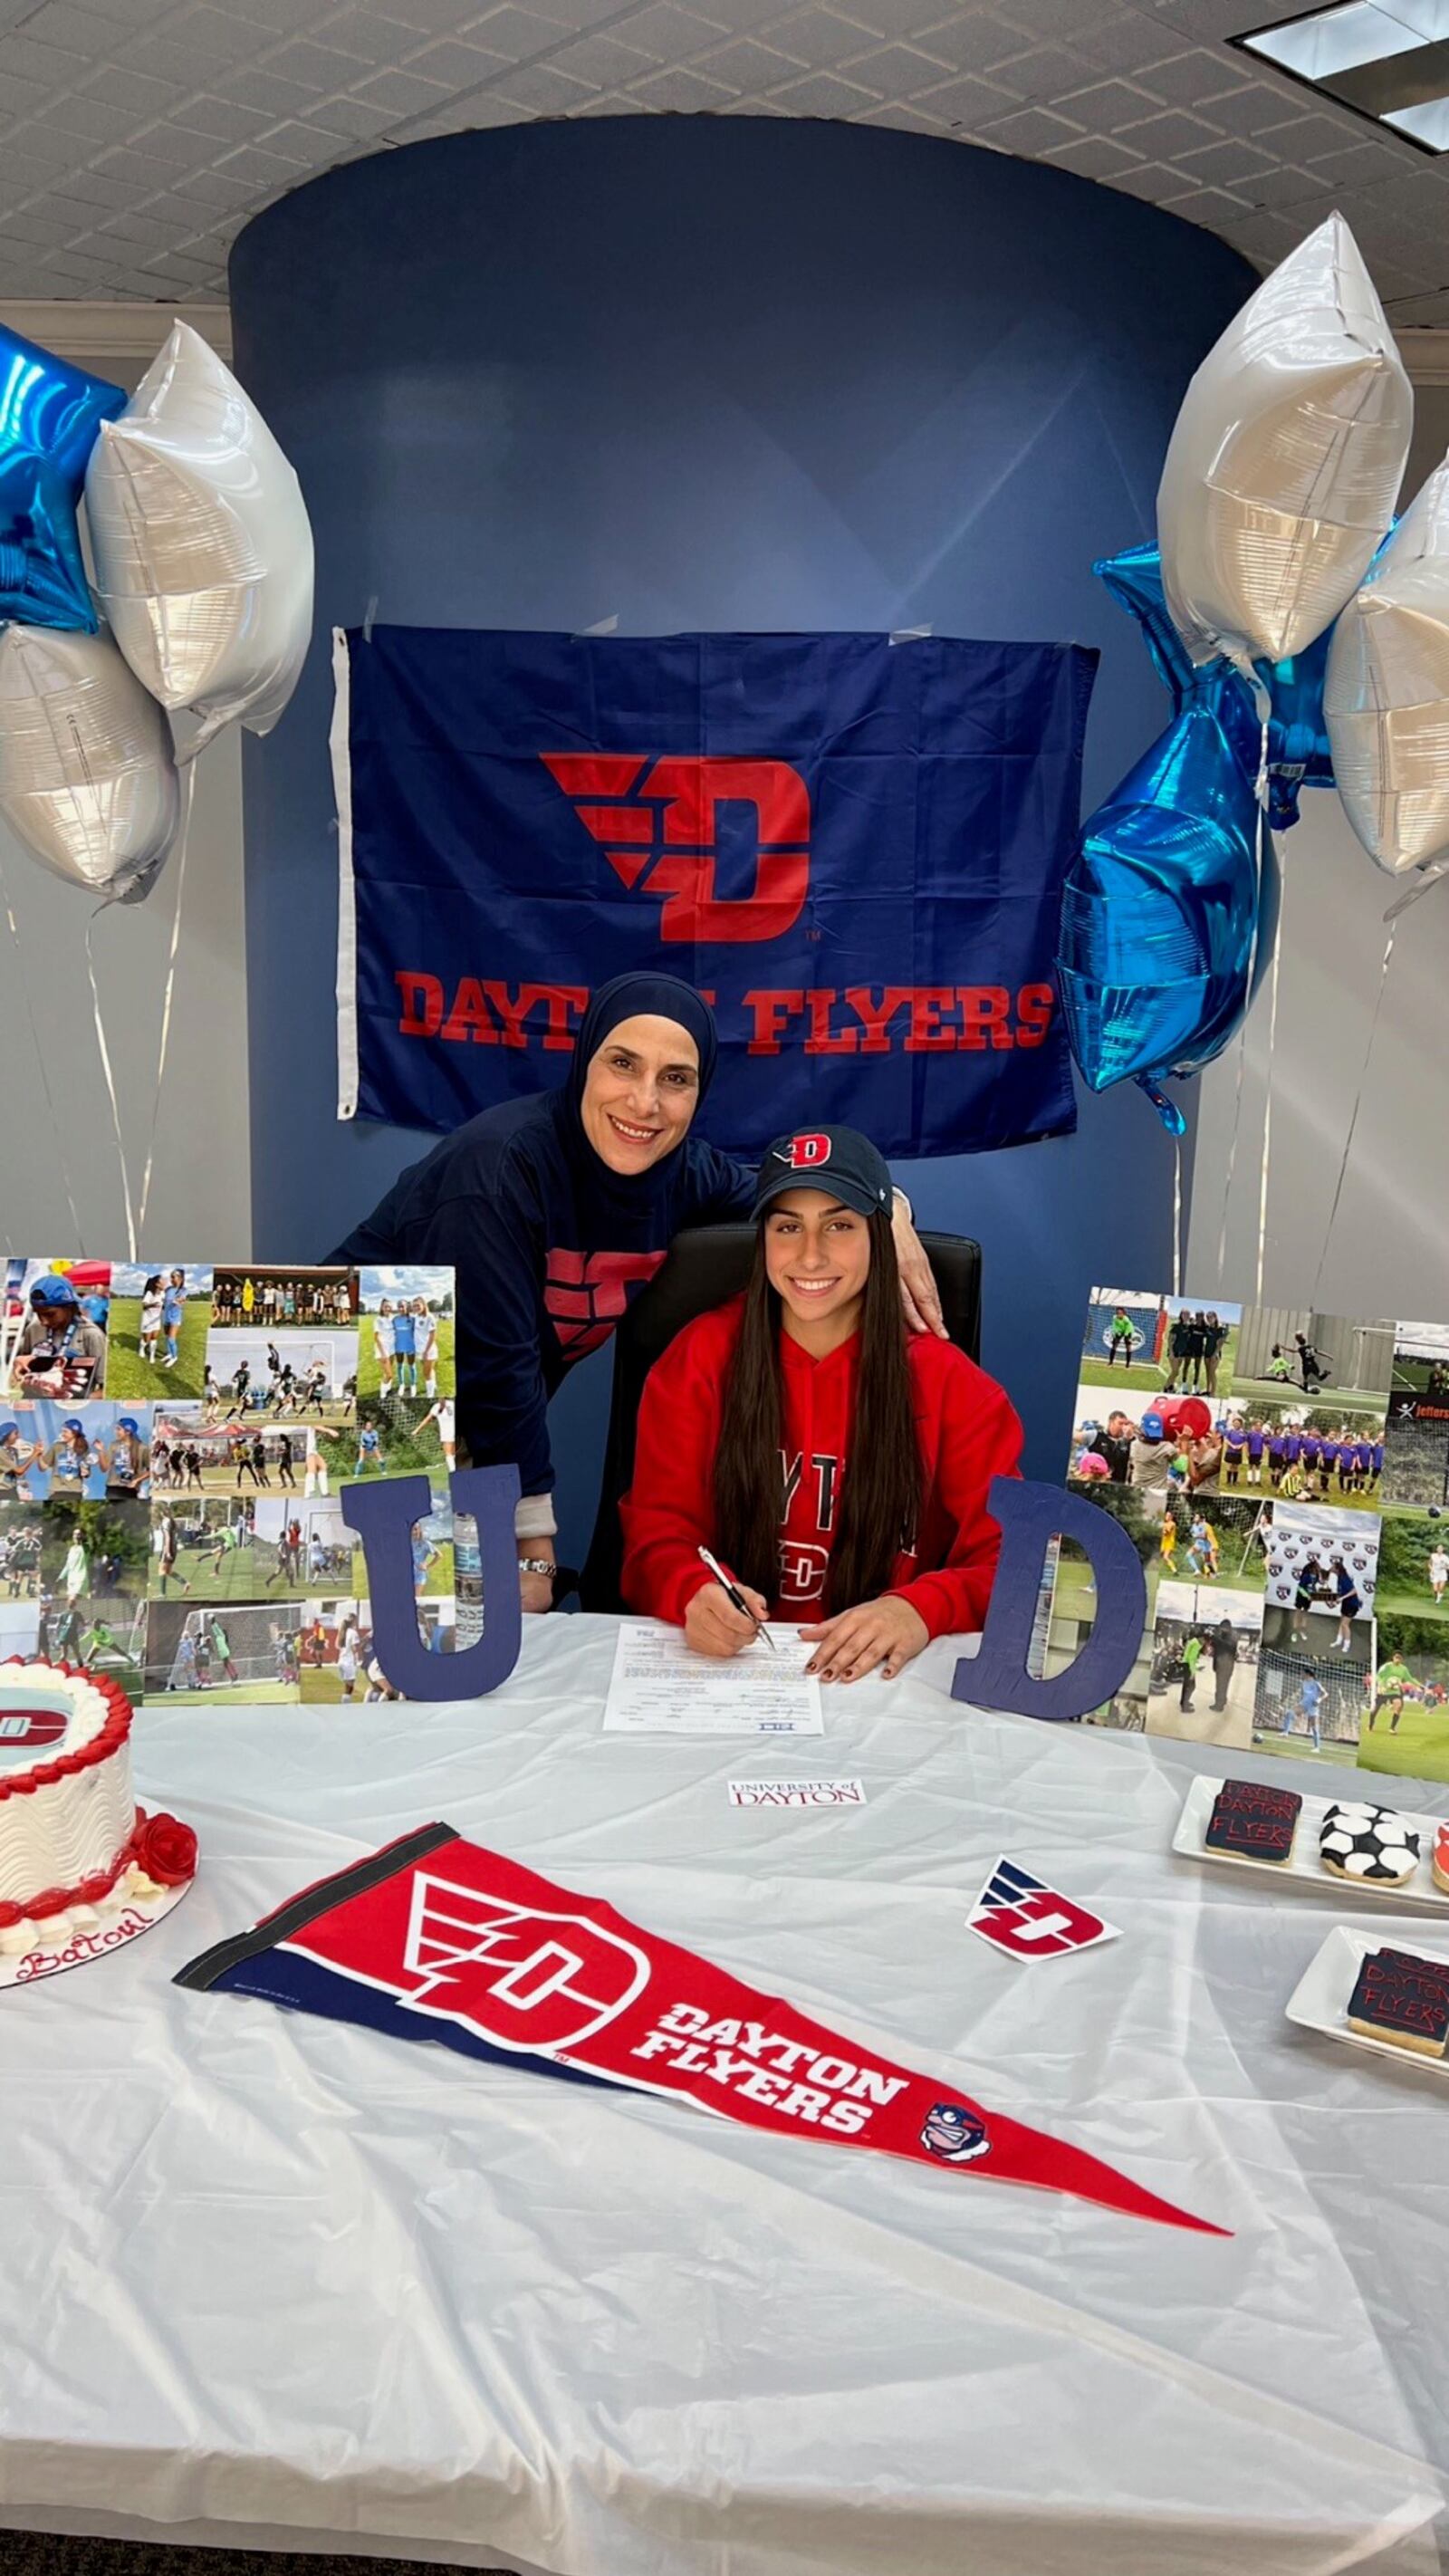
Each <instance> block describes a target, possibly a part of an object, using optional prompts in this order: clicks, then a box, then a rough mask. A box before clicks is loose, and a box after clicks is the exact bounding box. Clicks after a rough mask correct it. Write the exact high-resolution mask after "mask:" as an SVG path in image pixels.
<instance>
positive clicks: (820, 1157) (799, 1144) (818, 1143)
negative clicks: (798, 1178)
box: [790, 1136, 830, 1172]
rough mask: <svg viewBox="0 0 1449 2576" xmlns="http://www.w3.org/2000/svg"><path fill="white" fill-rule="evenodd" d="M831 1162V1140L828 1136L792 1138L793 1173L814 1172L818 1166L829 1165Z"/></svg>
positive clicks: (791, 1166)
mask: <svg viewBox="0 0 1449 2576" xmlns="http://www.w3.org/2000/svg"><path fill="white" fill-rule="evenodd" d="M829 1160H830V1139H829V1137H828V1136H792V1137H791V1139H790V1169H791V1171H792V1172H809V1171H813V1170H814V1169H815V1167H816V1165H817V1164H819V1163H828V1162H829Z"/></svg>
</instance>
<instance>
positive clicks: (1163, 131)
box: [1117, 108, 1219, 160]
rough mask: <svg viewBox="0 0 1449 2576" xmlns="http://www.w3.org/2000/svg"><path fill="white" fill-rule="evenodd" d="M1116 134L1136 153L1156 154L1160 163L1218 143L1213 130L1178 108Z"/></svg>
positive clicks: (1123, 127)
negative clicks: (1136, 150) (1179, 154)
mask: <svg viewBox="0 0 1449 2576" xmlns="http://www.w3.org/2000/svg"><path fill="white" fill-rule="evenodd" d="M1117 130H1118V132H1120V133H1121V134H1122V135H1123V136H1124V137H1125V139H1126V141H1127V142H1129V143H1131V144H1135V146H1136V148H1137V149H1138V151H1139V152H1149V153H1155V154H1156V155H1157V157H1158V158H1159V159H1160V160H1171V159H1175V157H1176V155H1177V154H1178V153H1179V152H1195V151H1196V150H1197V149H1198V148H1199V146H1200V145H1203V144H1208V143H1213V142H1216V141H1218V140H1219V137H1218V136H1217V134H1216V132H1215V130H1214V128H1213V127H1212V126H1211V125H1209V124H1206V123H1205V122H1204V120H1203V119H1202V118H1201V117H1200V116H1184V115H1183V114H1182V112H1181V110H1180V109H1178V108H1169V109H1168V110H1167V111H1166V112H1165V113H1164V114H1163V115H1161V116H1148V117H1144V118H1143V119H1142V120H1141V122H1140V123H1138V124H1133V125H1124V126H1121V127H1119V128H1118V129H1117Z"/></svg>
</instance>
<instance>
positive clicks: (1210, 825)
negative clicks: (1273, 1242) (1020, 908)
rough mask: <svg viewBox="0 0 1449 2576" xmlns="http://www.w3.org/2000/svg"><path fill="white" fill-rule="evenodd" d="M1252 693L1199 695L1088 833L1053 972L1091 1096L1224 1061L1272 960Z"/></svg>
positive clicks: (1164, 1103)
mask: <svg viewBox="0 0 1449 2576" xmlns="http://www.w3.org/2000/svg"><path fill="white" fill-rule="evenodd" d="M1258 753H1259V726H1258V722H1257V719H1256V717H1255V716H1254V713H1253V708H1252V701H1251V698H1250V697H1249V694H1248V691H1247V690H1246V688H1244V687H1243V686H1242V685H1241V683H1240V684H1239V686H1238V688H1237V690H1236V691H1235V692H1234V691H1230V690H1227V689H1223V690H1222V691H1220V692H1218V693H1216V694H1213V693H1209V692H1207V691H1203V692H1200V693H1194V695H1192V696H1191V697H1189V699H1188V700H1187V702H1186V703H1185V704H1184V706H1183V707H1182V708H1181V709H1180V710H1179V712H1178V714H1177V715H1176V716H1175V717H1174V718H1173V721H1172V723H1171V724H1170V725H1169V726H1168V728H1167V731H1166V732H1165V733H1164V734H1162V735H1161V736H1160V737H1159V739H1158V740H1157V741H1156V742H1155V743H1154V744H1153V745H1152V747H1151V749H1150V750H1149V751H1146V752H1144V754H1143V756H1142V758H1141V759H1140V760H1139V761H1138V762H1137V764H1136V766H1135V767H1134V768H1132V769H1130V770H1129V771H1128V773H1127V776H1126V777H1125V778H1124V779H1123V781H1122V783H1121V785H1120V786H1119V787H1118V788H1116V789H1115V790H1114V792H1113V794H1112V795H1111V797H1110V798H1109V799H1108V801H1107V803H1106V804H1105V805H1101V806H1099V807H1098V809H1097V811H1096V813H1095V814H1094V815H1093V816H1092V817H1091V819H1090V821H1089V822H1088V824H1087V826H1086V829H1085V831H1084V832H1083V834H1082V839H1081V844H1080V847H1079V849H1078V851H1077V855H1076V857H1075V858H1074V860H1073V862H1072V865H1071V867H1070V869H1069V870H1068V873H1067V880H1066V886H1065V889H1064V893H1063V900H1062V926H1061V937H1060V943H1059V949H1058V956H1057V973H1058V979H1059V982H1060V985H1061V993H1062V1004H1063V1008H1064V1010H1065V1012H1066V1018H1067V1027H1068V1032H1069V1034H1070V1037H1071V1042H1072V1052H1073V1054H1074V1055H1075V1057H1076V1059H1077V1063H1078V1064H1079V1066H1080V1067H1081V1070H1082V1073H1083V1076H1084V1077H1085V1079H1086V1082H1087V1085H1088V1088H1089V1089H1090V1090H1092V1091H1106V1090H1107V1089H1109V1088H1110V1086H1111V1085H1112V1084H1113V1083H1115V1082H1122V1081H1125V1080H1126V1079H1127V1078H1128V1077H1129V1076H1130V1077H1132V1078H1133V1079H1135V1080H1136V1081H1138V1082H1140V1083H1141V1085H1142V1087H1143V1089H1144V1090H1145V1091H1146V1092H1147V1093H1148V1096H1149V1097H1150V1098H1151V1099H1152V1100H1153V1102H1154V1104H1155V1105H1156V1107H1157V1109H1158V1111H1159V1113H1160V1115H1161V1116H1162V1118H1163V1120H1164V1122H1165V1123H1166V1124H1167V1125H1168V1126H1170V1127H1173V1128H1175V1129H1177V1130H1178V1131H1179V1132H1180V1131H1181V1128H1182V1125H1183V1119H1182V1113H1181V1111H1180V1110H1179V1109H1178V1108H1177V1107H1176V1106H1175V1104H1174V1103H1173V1102H1171V1101H1170V1100H1169V1099H1168V1098H1167V1097H1166V1095H1165V1093H1164V1092H1163V1089H1162V1085H1163V1083H1164V1081H1165V1080H1166V1079H1167V1077H1168V1076H1169V1075H1171V1074H1190V1073H1197V1072H1200V1071H1201V1069H1202V1067H1203V1066H1204V1065H1205V1064H1210V1063H1211V1062H1212V1059H1213V1058H1214V1056H1216V1055H1220V1054H1221V1052H1222V1050H1223V1048H1224V1047H1225V1046H1226V1045H1227V1043H1228V1040H1229V1039H1230V1038H1231V1036H1232V1035H1233V1032H1234V1030H1235V1029H1236V1028H1237V1027H1238V1025H1239V1023H1240V1022H1241V1020H1242V1018H1243V1014H1244V1012H1245V1011H1246V1010H1247V1007H1248V1004H1249V1002H1250V1001H1251V999H1252V996H1253V993H1254V991H1255V990H1256V988H1257V984H1258V982H1259V980H1260V978H1261V975H1262V973H1263V971H1264V969H1265V968H1266V966H1267V963H1268V960H1269V958H1270V957H1271V955H1272V948H1273V933H1274V927H1275V924H1276V920H1277V862H1276V859H1275V856H1274V852H1273V844H1272V839H1271V836H1270V834H1269V832H1268V831H1267V829H1266V827H1262V828H1260V818H1259V809H1258V802H1257V795H1256V778H1257V767H1258Z"/></svg>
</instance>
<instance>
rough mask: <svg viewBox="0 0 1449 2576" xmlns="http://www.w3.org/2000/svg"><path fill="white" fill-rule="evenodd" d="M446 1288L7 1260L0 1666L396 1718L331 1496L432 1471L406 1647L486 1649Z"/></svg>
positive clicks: (135, 1694)
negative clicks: (462, 1468) (459, 1511)
mask: <svg viewBox="0 0 1449 2576" xmlns="http://www.w3.org/2000/svg"><path fill="white" fill-rule="evenodd" d="M456 1324H457V1314H456V1301H455V1296H454V1279H453V1273H452V1271H451V1270H446V1269H433V1268H377V1269H365V1268H364V1269H356V1270H350V1269H318V1268H315V1267H300V1266H298V1265H297V1264H260V1265H259V1264H257V1263H255V1262H253V1263H250V1264H240V1265H237V1266H236V1267H228V1266H226V1265H224V1264H217V1265H215V1266H213V1265H211V1264H209V1263H208V1264H199V1263H195V1262H176V1263H152V1262H124V1261H83V1260H73V1259H68V1258H66V1257H64V1256H62V1257H60V1258H57V1259H50V1258H45V1259H29V1260H27V1259H23V1258H18V1257H12V1258H11V1259H10V1260H9V1261H8V1263H6V1265H5V1270H4V1296H3V1308H0V1659H3V1658H6V1657H9V1656H12V1655H20V1656H39V1657H41V1658H43V1659H44V1660H46V1661H49V1662H55V1663H71V1664H84V1665H87V1666H89V1667H90V1668H92V1669H93V1670H96V1671H99V1672H102V1673H106V1674H108V1675H109V1676H110V1677H111V1678H112V1679H113V1680H114V1681H116V1682H118V1683H119V1684H120V1686H121V1688H122V1689H123V1690H124V1691H125V1692H126V1693H127V1695H128V1696H129V1697H130V1698H131V1699H132V1700H134V1701H137V1702H150V1703H152V1704H158V1705H160V1704H164V1705H165V1706H166V1707H168V1708H174V1707H178V1706H184V1705H191V1706H195V1707H201V1706H203V1705H204V1706H207V1707H211V1706H216V1705H222V1704H225V1703H227V1702H232V1701H262V1702H268V1701H282V1702H294V1703H295V1702H315V1703H321V1704H333V1705H340V1704H343V1703H346V1702H359V1703H360V1702H363V1701H366V1700H378V1699H394V1698H396V1697H397V1696H398V1694H397V1693H396V1692H395V1691H394V1690H393V1689H392V1688H391V1687H390V1685H389V1684H388V1683H387V1682H386V1681H385V1679H384V1677H383V1675H382V1672H381V1668H380V1666H379V1665H378V1664H377V1663H376V1660H375V1658H374V1656H373V1653H372V1632H371V1623H370V1620H369V1617H368V1579H367V1566H366V1560H365V1558H364V1555H363V1551H362V1548H361V1546H360V1545H359V1544H358V1543H357V1541H356V1539H355V1536H354V1533H353V1531H352V1530H351V1529H350V1528H349V1527H348V1525H347V1523H346V1522H345V1521H344V1519H343V1517H342V1506H341V1501H340V1493H341V1489H342V1487H343V1486H345V1485H349V1484H353V1483H358V1482H365V1481H367V1480H368V1479H371V1478H377V1477H386V1476H415V1475H427V1476H428V1477H429V1479H430V1482H431V1491H432V1510H431V1511H430V1513H429V1514H428V1516H427V1518H426V1519H424V1520H422V1521H419V1522H417V1523H416V1524H415V1525H414V1529H413V1534H412V1547H413V1586H414V1592H415V1595H416V1599H417V1612H418V1623H419V1628H420V1630H421V1632H422V1634H423V1636H424V1638H425V1640H426V1642H427V1644H428V1646H429V1647H430V1648H432V1649H433V1650H435V1651H436V1652H438V1653H440V1654H446V1653H449V1652H452V1651H455V1650H456V1649H459V1648H462V1647H465V1646H467V1645H469V1644H471V1643H472V1642H473V1641H474V1640H475V1638H476V1637H477V1636H478V1635H479V1634H480V1633H481V1625H482V1600H481V1583H480V1569H479V1556H478V1545H477V1532H476V1529H475V1526H474V1524H473V1522H472V1521H471V1520H470V1519H466V1518H463V1517H461V1516H460V1518H459V1519H458V1522H457V1524H456V1527H455V1525H454V1522H453V1517H452V1509H451V1504H450V1501H449V1496H448V1482H447V1478H448V1471H449V1470H450V1469H451V1468H452V1466H453V1465H454V1463H455V1446H454V1399H455V1395H456V1379H455V1371H454V1337H455V1331H456Z"/></svg>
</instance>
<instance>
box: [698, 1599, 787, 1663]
mask: <svg viewBox="0 0 1449 2576" xmlns="http://www.w3.org/2000/svg"><path fill="white" fill-rule="evenodd" d="M740 1592H741V1594H742V1596H743V1598H744V1599H745V1600H746V1601H748V1603H749V1605H750V1608H751V1609H752V1611H753V1612H754V1614H755V1617H756V1619H765V1618H768V1616H769V1604H768V1602H767V1601H766V1600H765V1599H764V1596H763V1594H761V1593H758V1592H752V1591H751V1590H750V1587H749V1585H748V1584H747V1583H742V1584H741V1585H740ZM754 1640H755V1630H754V1627H753V1625H752V1624H751V1622H750V1621H749V1620H748V1619H747V1618H746V1617H745V1616H744V1613H743V1612H742V1611H740V1610H737V1609H736V1608H735V1605H734V1603H733V1602H732V1601H731V1599H730V1598H729V1595H728V1593H726V1592H722V1591H721V1590H720V1587H719V1585H718V1584H717V1583H715V1582H712V1581H711V1582H707V1583H703V1584H701V1586H700V1588H699V1590H698V1592H696V1594H695V1596H694V1598H693V1600H692V1601H691V1602H690V1604H689V1607H688V1609H687V1610H686V1611H685V1614H684V1642H685V1644H686V1645H687V1646H688V1647H689V1648H690V1649H691V1650H692V1652H693V1653H695V1654H696V1655H715V1656H726V1655H737V1654H739V1652H740V1650H741V1648H742V1647H744V1646H751V1645H753V1644H754Z"/></svg>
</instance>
